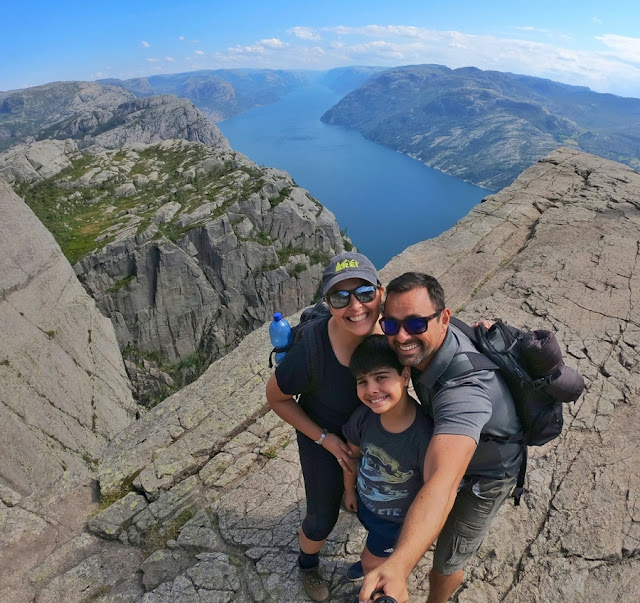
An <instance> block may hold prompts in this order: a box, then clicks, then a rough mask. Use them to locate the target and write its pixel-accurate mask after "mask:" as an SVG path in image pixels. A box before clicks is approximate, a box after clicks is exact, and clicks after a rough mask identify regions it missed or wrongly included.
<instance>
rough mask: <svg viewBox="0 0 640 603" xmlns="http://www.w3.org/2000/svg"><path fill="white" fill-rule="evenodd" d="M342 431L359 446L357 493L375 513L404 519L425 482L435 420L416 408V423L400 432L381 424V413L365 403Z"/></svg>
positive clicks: (388, 517)
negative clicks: (385, 427)
mask: <svg viewBox="0 0 640 603" xmlns="http://www.w3.org/2000/svg"><path fill="white" fill-rule="evenodd" d="M342 433H343V434H344V436H345V437H346V438H347V440H349V441H350V442H351V443H352V444H355V445H356V446H359V447H360V452H361V453H362V457H361V459H360V463H359V464H358V481H357V486H358V494H359V496H360V499H361V500H362V502H363V503H364V504H365V505H366V507H367V508H368V509H369V510H370V511H371V512H372V513H375V515H376V516H378V517H380V518H381V519H387V520H389V521H395V522H402V521H403V519H404V517H405V515H406V514H407V511H408V510H409V507H410V506H411V503H412V502H413V499H414V498H415V496H416V494H417V493H418V490H420V488H421V487H422V485H423V483H424V476H423V468H424V457H425V455H426V453H427V448H428V446H429V441H430V440H431V436H432V434H433V421H432V420H431V419H430V418H429V417H427V416H426V415H424V413H422V412H420V411H419V409H417V412H416V418H415V419H414V421H413V423H412V424H411V425H410V426H409V427H408V428H407V429H405V430H404V431H403V432H401V433H390V432H388V431H386V430H385V429H384V427H382V423H381V422H380V415H377V414H376V413H374V412H373V411H372V410H370V409H369V408H368V407H366V406H364V405H362V406H360V407H359V408H358V409H357V410H356V411H355V412H354V413H353V415H351V418H350V419H349V421H348V422H347V423H346V424H345V425H344V427H343V428H342Z"/></svg>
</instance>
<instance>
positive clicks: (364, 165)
mask: <svg viewBox="0 0 640 603" xmlns="http://www.w3.org/2000/svg"><path fill="white" fill-rule="evenodd" d="M340 98H341V97H340V95H339V94H336V93H335V92H333V91H331V90H329V89H328V88H326V87H323V86H320V85H313V86H308V87H305V88H302V89H299V90H297V91H295V92H292V93H291V94H289V95H287V96H285V97H284V98H282V99H281V100H280V101H278V102H276V103H274V104H271V105H265V106H263V107H258V108H255V109H251V110H250V111H246V112H245V113H242V114H241V115H239V116H237V117H233V118H231V119H227V120H225V121H223V122H221V123H219V124H217V125H218V127H219V128H220V130H221V131H222V133H223V134H224V135H225V136H226V137H227V138H228V140H229V142H230V144H231V146H232V147H233V148H234V149H235V150H237V151H240V152H241V153H243V154H245V155H247V156H248V157H249V158H250V159H252V160H253V161H255V162H256V163H258V164H261V165H265V166H271V167H276V168H280V169H283V170H286V171H287V172H289V173H290V174H291V176H292V177H293V178H294V180H295V181H296V183H297V184H298V185H299V186H302V187H304V188H306V189H307V190H308V191H309V192H310V193H311V194H312V195H313V196H314V197H315V198H316V199H318V200H319V201H320V202H321V203H322V204H323V205H325V206H326V207H328V208H329V209H330V210H331V211H332V212H333V213H334V214H335V216H336V218H337V220H338V224H340V227H341V228H342V229H344V230H346V232H347V234H348V235H349V237H350V238H351V240H352V241H353V243H354V245H356V246H357V247H358V249H359V250H360V251H361V252H362V253H364V254H366V255H367V256H368V257H369V258H371V261H372V262H373V263H374V264H375V265H376V267H378V268H382V267H383V266H384V265H385V264H386V263H387V262H388V261H389V260H390V259H391V258H392V257H393V256H394V255H397V254H398V253H400V252H401V251H403V250H404V249H406V248H407V247H408V246H409V245H412V244H413V243H417V242H418V241H423V240H424V239H428V238H431V237H435V236H437V235H439V234H440V233H441V232H443V231H445V230H447V229H448V228H450V227H451V226H453V224H455V223H456V222H457V221H458V220H459V219H460V218H462V217H463V216H464V215H466V214H467V213H468V211H469V210H470V209H471V208H472V207H473V206H474V205H475V204H476V203H479V202H480V200H481V199H482V198H483V197H485V196H486V195H487V194H488V193H489V191H487V190H486V189H483V188H480V187H478V186H474V185H473V184H469V183H468V182H463V181H462V180H459V179H457V178H454V177H452V176H448V175H446V174H443V173H442V172H439V171H437V170H434V169H432V168H429V167H427V166H425V165H424V164H422V163H420V162H419V161H416V160H415V159H412V158H410V157H407V156H406V155H402V154H400V153H398V152H396V151H393V150H391V149H388V148H386V147H384V146H382V145H379V144H376V143H374V142H370V141H368V140H365V139H364V138H363V137H362V135H361V134H359V133H358V132H355V131H352V130H347V129H345V128H342V127H340V126H331V125H327V124H324V123H322V122H321V121H320V117H321V116H322V114H323V113H324V112H325V111H326V110H327V109H329V108H330V107H332V106H333V105H334V104H336V103H337V102H338V101H339V100H340ZM424 268H425V271H426V272H428V271H429V270H430V267H429V266H425V267H424Z"/></svg>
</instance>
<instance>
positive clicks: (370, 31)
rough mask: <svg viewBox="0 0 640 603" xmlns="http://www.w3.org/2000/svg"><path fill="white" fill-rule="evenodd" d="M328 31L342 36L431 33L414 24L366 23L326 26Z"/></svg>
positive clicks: (404, 36) (421, 36)
mask: <svg viewBox="0 0 640 603" xmlns="http://www.w3.org/2000/svg"><path fill="white" fill-rule="evenodd" d="M323 29H324V30H326V31H333V32H334V33H336V34H338V35H340V36H346V35H362V36H374V37H379V36H393V37H400V38H424V37H425V36H427V35H428V34H429V30H427V29H424V28H422V27H414V26H413V25H365V26H364V27H346V26H344V25H338V26H336V27H325V28H323Z"/></svg>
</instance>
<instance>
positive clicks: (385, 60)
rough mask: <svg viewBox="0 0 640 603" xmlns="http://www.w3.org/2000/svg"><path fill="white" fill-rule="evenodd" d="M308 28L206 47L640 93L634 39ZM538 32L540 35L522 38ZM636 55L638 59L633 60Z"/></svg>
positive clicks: (321, 63) (295, 64) (256, 63)
mask: <svg viewBox="0 0 640 603" xmlns="http://www.w3.org/2000/svg"><path fill="white" fill-rule="evenodd" d="M308 30H309V31H310V32H311V33H312V34H313V33H314V31H313V30H311V28H306V29H305V28H302V27H296V28H291V29H290V30H288V32H289V33H290V34H292V38H291V40H290V43H287V42H283V41H282V40H280V39H279V38H268V39H263V40H259V41H256V42H254V43H253V44H247V45H241V44H239V45H237V46H234V47H230V48H227V50H226V51H224V52H218V53H215V54H214V55H209V57H210V61H209V63H210V64H209V65H207V66H211V63H213V64H215V66H216V67H264V68H281V69H330V68H333V67H339V66H345V65H379V66H383V67H384V66H389V67H392V66H397V65H408V64H423V63H437V64H441V65H446V66H448V67H450V68H452V69H455V68H458V67H468V66H474V67H478V68H479V69H490V70H497V71H511V72H513V73H522V74H527V75H532V76H537V77H544V78H549V79H552V80H556V81H560V82H565V83H567V84H573V85H580V86H588V87H590V88H592V89H594V90H597V91H599V92H614V93H616V94H623V95H626V96H638V97H640V39H638V38H628V37H623V36H614V35H611V34H610V35H606V36H601V37H599V38H598V40H599V41H600V42H601V43H602V44H604V46H603V49H602V51H600V52H596V51H586V50H575V49H572V47H571V44H570V42H567V40H563V39H562V37H561V34H560V32H554V31H550V30H549V31H546V30H541V29H539V28H534V27H532V26H523V27H522V28H521V30H520V31H521V32H526V33H523V34H522V36H518V35H513V36H511V37H497V36H488V35H484V36H481V35H471V34H466V33H462V32H459V31H438V30H432V29H427V28H420V27H414V26H405V25H366V26H363V27H346V26H342V25H338V26H335V27H326V28H322V30H321V31H322V33H323V36H322V41H316V43H315V44H314V45H313V46H309V45H308V43H307V40H308V39H309V38H308V37H305V36H307V35H308V34H309V31H308ZM536 34H542V35H544V41H540V40H531V39H526V38H528V37H529V36H534V35H536ZM635 63H638V64H637V65H636V64H635Z"/></svg>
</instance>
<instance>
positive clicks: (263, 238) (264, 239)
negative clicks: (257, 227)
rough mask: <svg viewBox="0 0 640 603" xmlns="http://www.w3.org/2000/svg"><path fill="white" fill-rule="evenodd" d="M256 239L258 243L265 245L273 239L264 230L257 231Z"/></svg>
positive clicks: (269, 243)
mask: <svg viewBox="0 0 640 603" xmlns="http://www.w3.org/2000/svg"><path fill="white" fill-rule="evenodd" d="M256 241H257V242H258V243H260V245H264V246H265V247H266V246H267V245H271V244H272V243H273V239H272V238H271V237H270V236H269V235H268V234H267V233H266V232H265V231H264V230H261V231H260V232H258V235H257V236H256Z"/></svg>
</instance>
